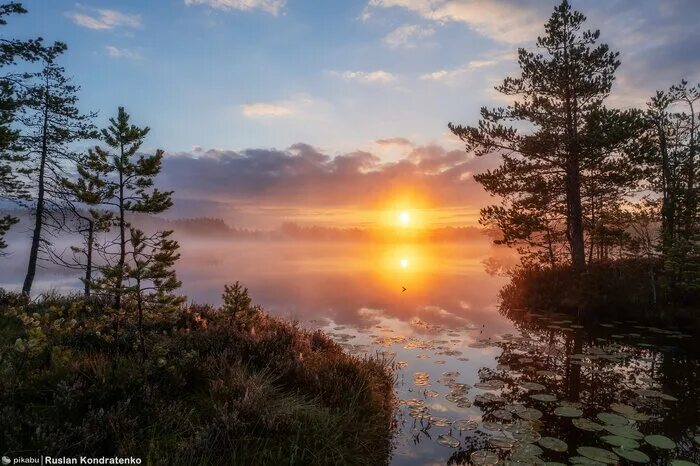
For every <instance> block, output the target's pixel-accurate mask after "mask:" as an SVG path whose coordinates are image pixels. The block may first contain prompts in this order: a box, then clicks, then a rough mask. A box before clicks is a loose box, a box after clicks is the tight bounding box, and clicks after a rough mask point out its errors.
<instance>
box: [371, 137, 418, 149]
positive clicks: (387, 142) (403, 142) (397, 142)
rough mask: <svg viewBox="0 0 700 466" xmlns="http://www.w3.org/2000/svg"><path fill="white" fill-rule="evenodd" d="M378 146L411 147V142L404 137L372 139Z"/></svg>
mask: <svg viewBox="0 0 700 466" xmlns="http://www.w3.org/2000/svg"><path fill="white" fill-rule="evenodd" d="M374 142H375V143H377V144H379V145H380V146H408V147H413V143H412V142H411V141H409V140H408V139H406V138H398V137H397V138H386V139H377V140H376V141H374Z"/></svg>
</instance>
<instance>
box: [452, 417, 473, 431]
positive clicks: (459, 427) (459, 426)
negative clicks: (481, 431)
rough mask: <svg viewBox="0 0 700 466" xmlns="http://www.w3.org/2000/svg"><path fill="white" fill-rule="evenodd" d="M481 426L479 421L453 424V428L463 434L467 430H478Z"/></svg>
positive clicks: (462, 421) (468, 420)
mask: <svg viewBox="0 0 700 466" xmlns="http://www.w3.org/2000/svg"><path fill="white" fill-rule="evenodd" d="M478 426H479V423H478V422H477V421H474V420H471V419H460V420H458V421H455V422H453V423H452V428H453V429H457V430H458V431H460V432H462V431H465V430H476V428H477V427H478Z"/></svg>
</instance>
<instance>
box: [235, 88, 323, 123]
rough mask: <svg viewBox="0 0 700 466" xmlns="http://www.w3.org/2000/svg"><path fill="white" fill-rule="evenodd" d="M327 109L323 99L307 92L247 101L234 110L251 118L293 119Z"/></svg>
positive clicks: (309, 116)
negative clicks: (271, 99) (265, 100)
mask: <svg viewBox="0 0 700 466" xmlns="http://www.w3.org/2000/svg"><path fill="white" fill-rule="evenodd" d="M325 111H327V105H326V103H325V102H324V101H322V100H318V99H315V98H314V97H312V96H310V95H308V94H295V95H292V96H290V97H289V98H288V99H284V100H276V101H268V102H249V103H246V104H243V105H240V106H239V107H237V108H236V112H237V113H239V114H241V115H243V116H244V117H246V118H251V119H258V120H262V119H277V118H288V117H294V118H295V119H305V120H309V119H313V118H317V117H320V116H321V115H323V114H324V112H325Z"/></svg>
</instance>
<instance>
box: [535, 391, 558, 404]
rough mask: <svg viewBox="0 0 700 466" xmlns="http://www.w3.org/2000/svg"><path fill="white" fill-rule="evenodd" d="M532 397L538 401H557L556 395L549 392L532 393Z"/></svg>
mask: <svg viewBox="0 0 700 466" xmlns="http://www.w3.org/2000/svg"><path fill="white" fill-rule="evenodd" d="M530 398H532V399H533V400H537V401H543V402H545V403H552V402H554V401H557V397H556V396H554V395H549V394H547V393H535V394H534V395H530Z"/></svg>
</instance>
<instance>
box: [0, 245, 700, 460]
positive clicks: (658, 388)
mask: <svg viewBox="0 0 700 466" xmlns="http://www.w3.org/2000/svg"><path fill="white" fill-rule="evenodd" d="M511 260H512V257H511V256H510V255H509V253H508V252H506V251H503V250H499V249H495V248H494V247H492V246H490V245H489V244H488V241H487V240H486V239H485V240H484V241H483V242H474V243H472V244H459V245H455V244H453V245H439V246H426V245H415V244H404V245H386V244H381V245H357V244H339V243H321V244H313V245H312V244H298V243H295V244H292V243H275V242H270V243H261V242H258V243H255V242H253V243H230V242H218V243H217V242H208V243H205V242H186V241H183V258H182V261H181V263H180V265H179V267H178V271H179V275H180V278H181V279H182V280H183V282H184V290H183V291H184V293H185V294H187V295H188V296H189V298H190V299H191V300H193V301H197V302H213V303H217V302H218V300H219V296H220V294H221V290H222V288H223V284H224V283H225V282H226V281H227V280H229V281H230V280H240V281H241V282H242V283H244V284H245V285H246V286H248V287H249V289H250V292H251V294H252V296H253V298H254V300H255V301H256V302H258V303H260V304H262V305H264V306H265V308H266V309H267V311H268V312H271V313H274V314H278V315H281V316H284V317H288V318H292V319H296V320H298V321H299V322H300V323H301V325H303V326H306V327H310V328H312V327H316V328H323V329H324V330H326V331H327V332H328V333H330V334H331V335H332V336H333V338H334V339H336V340H337V341H338V342H339V343H341V344H342V345H344V346H345V347H346V349H347V350H348V351H351V352H355V353H358V354H373V355H374V354H380V355H381V356H383V357H386V358H388V359H390V360H391V361H393V364H394V365H395V367H396V373H397V380H396V391H397V398H398V399H399V400H400V402H399V406H398V409H397V415H396V419H397V431H396V436H395V440H394V443H395V450H394V453H393V456H392V459H391V462H392V464H395V465H409V464H410V465H413V464H420V465H424V464H425V465H432V464H470V463H469V461H472V462H473V464H494V462H495V461H496V460H497V459H500V460H506V459H510V461H512V463H511V464H543V461H557V462H560V463H565V464H568V463H570V462H574V461H579V462H580V463H579V464H599V463H596V462H595V461H594V459H596V460H598V461H608V462H609V463H610V464H612V463H615V462H619V463H620V464H628V463H629V464H632V463H631V462H630V460H628V459H625V458H631V459H633V460H639V461H644V460H647V459H648V460H649V462H650V463H651V464H664V465H665V464H671V461H672V459H674V458H680V459H685V460H689V461H694V462H700V444H699V443H698V442H700V438H697V437H696V436H700V408H699V404H700V389H699V388H698V385H699V384H700V364H699V363H698V359H697V358H696V357H695V356H694V355H693V354H694V353H695V351H694V350H692V349H691V348H690V347H691V346H692V345H693V344H694V342H692V340H691V339H690V338H689V337H687V336H686V335H684V334H683V333H682V331H670V330H665V329H653V328H651V329H650V328H646V327H642V326H639V325H637V324H636V323H634V322H610V323H605V324H604V325H596V326H595V327H593V328H579V326H578V325H577V324H576V322H572V321H571V320H570V318H567V317H566V316H560V315H552V314H542V313H539V314H538V313H531V312H525V311H518V310H499V307H498V290H499V289H500V288H501V287H502V286H503V285H504V284H505V282H506V280H505V279H504V278H503V277H499V276H496V275H489V274H488V273H486V271H485V270H486V269H493V268H494V267H496V266H497V265H498V264H501V263H507V262H509V261H511ZM22 265H23V264H19V263H18V264H16V265H13V266H11V267H3V269H2V270H0V282H2V283H4V284H5V285H11V284H13V283H17V282H18V278H17V277H18V276H21V269H22ZM76 285H77V282H76V281H75V279H74V278H73V277H72V276H71V275H70V274H65V273H61V272H58V271H52V270H45V271H43V278H42V280H41V281H40V286H43V287H58V288H62V289H70V288H72V287H75V286H76ZM404 288H405V291H404ZM696 346H697V345H696ZM584 419H585V420H584ZM649 435H663V436H664V437H668V439H670V440H671V441H672V443H668V439H664V438H661V437H646V436H649ZM645 437H646V438H645ZM667 443H668V444H667ZM653 444H655V445H656V446H654V445H653ZM580 447H584V448H582V449H579V448H580ZM591 447H592V448H591ZM613 449H615V451H616V452H617V454H613V453H612V452H613ZM562 450H564V451H562ZM639 452H641V453H639ZM586 456H587V457H588V458H586ZM646 456H648V458H646ZM571 457H574V458H578V460H576V459H574V460H570V458H571ZM586 461H588V462H586ZM678 464H685V463H678Z"/></svg>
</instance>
